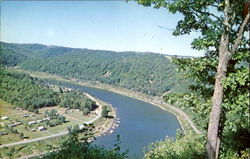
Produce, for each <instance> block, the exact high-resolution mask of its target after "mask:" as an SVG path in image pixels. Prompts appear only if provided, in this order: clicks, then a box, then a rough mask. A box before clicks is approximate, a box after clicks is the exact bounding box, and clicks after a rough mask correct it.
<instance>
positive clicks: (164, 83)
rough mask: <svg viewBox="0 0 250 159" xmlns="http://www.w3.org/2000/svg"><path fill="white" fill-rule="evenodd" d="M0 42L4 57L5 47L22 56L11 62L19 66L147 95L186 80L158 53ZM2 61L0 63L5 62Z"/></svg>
mask: <svg viewBox="0 0 250 159" xmlns="http://www.w3.org/2000/svg"><path fill="white" fill-rule="evenodd" d="M0 44H1V46H2V48H3V50H2V52H3V53H4V54H6V55H4V56H5V57H6V58H7V59H8V55H9V57H10V58H11V54H10V53H9V52H10V51H9V50H11V51H15V54H16V55H17V56H19V54H20V55H22V56H25V57H26V59H25V60H22V62H16V63H15V65H16V64H18V66H21V68H23V69H28V70H34V71H42V72H48V73H51V74H58V75H61V76H64V77H67V78H78V79H82V80H89V81H98V82H101V83H105V84H110V85H114V86H118V87H123V88H128V89H131V90H134V91H139V92H143V93H147V94H150V95H162V94H163V93H164V92H167V91H171V92H179V91H185V90H186V82H187V80H183V78H182V74H181V73H177V71H176V69H177V67H176V65H175V64H173V63H172V62H171V60H170V58H169V57H165V56H164V55H160V54H152V53H137V52H113V51H104V50H89V49H73V48H65V47H57V46H50V47H48V46H45V45H39V44H11V43H3V42H1V43H0ZM1 56H2V55H0V57H1ZM6 58H5V59H6ZM5 61H6V60H3V62H2V64H4V65H6V64H5V63H6V62H5ZM13 65H14V64H13Z"/></svg>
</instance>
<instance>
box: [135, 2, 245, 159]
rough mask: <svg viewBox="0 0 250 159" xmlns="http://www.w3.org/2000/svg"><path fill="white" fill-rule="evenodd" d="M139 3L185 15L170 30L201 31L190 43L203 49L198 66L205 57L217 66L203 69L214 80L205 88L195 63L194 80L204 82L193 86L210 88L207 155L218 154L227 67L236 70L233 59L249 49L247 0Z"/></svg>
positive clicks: (202, 91)
mask: <svg viewBox="0 0 250 159" xmlns="http://www.w3.org/2000/svg"><path fill="white" fill-rule="evenodd" d="M138 3H139V4H143V5H144V6H151V5H153V6H154V7H155V8H160V7H164V8H167V9H168V10H169V11H170V12H171V13H176V12H179V13H181V14H182V15H183V16H184V18H183V19H182V20H180V21H179V22H178V24H177V26H176V28H175V30H174V32H173V34H174V35H176V36H178V35H183V34H189V33H191V32H192V31H200V33H201V36H200V37H199V38H196V39H194V41H193V42H192V47H193V48H194V49H198V50H205V52H206V55H205V58H204V59H205V60H204V59H203V60H199V61H198V65H199V67H200V66H203V67H204V66H206V65H204V64H206V63H209V62H208V60H209V59H208V58H212V59H213V60H211V61H210V63H209V66H216V70H215V71H214V72H213V71H211V72H207V73H206V72H205V74H208V77H209V76H211V75H212V76H214V77H213V78H212V79H211V80H210V83H211V82H214V87H213V88H212V89H209V88H207V86H209V85H207V84H206V83H205V81H206V82H208V81H207V80H206V79H204V78H206V76H204V73H203V72H202V73H201V74H199V73H198V72H199V69H198V67H197V66H196V67H194V68H195V69H196V71H195V70H193V73H194V72H196V75H195V76H196V77H197V81H198V82H200V83H202V82H203V85H199V87H196V88H193V89H195V90H196V91H200V92H201V93H203V95H204V94H206V92H205V91H204V90H205V89H208V90H211V91H212V102H211V103H212V104H211V105H212V108H211V112H210V119H209V124H208V133H207V145H206V152H207V156H208V158H209V159H214V158H217V156H218V152H219V146H220V136H221V134H220V133H221V132H223V131H222V130H223V129H222V128H223V123H222V121H221V112H222V109H223V111H225V110H226V109H225V108H223V104H224V103H226V102H228V101H229V100H227V99H226V96H227V94H225V92H226V89H225V84H224V82H225V81H226V80H227V77H229V73H232V72H230V71H232V70H236V68H235V65H236V63H238V61H239V59H236V58H237V56H238V55H240V56H243V58H244V57H247V56H246V54H247V53H249V51H248V49H249V39H247V37H246V36H244V32H245V31H249V11H248V10H249V2H247V0H242V1H238V0H209V1H204V0H196V1H193V0H178V1H165V0H138ZM244 8H246V9H244ZM247 26H248V27H247ZM241 59H242V57H241ZM181 61H182V62H181ZM183 61H184V62H187V61H185V60H179V62H180V63H182V65H183V64H184V63H183ZM186 64H187V63H186ZM193 66H194V65H193ZM186 67H187V65H186ZM210 83H209V84H210ZM227 90H228V89H227ZM231 92H232V91H231ZM207 93H208V94H207V97H210V94H209V93H210V92H207Z"/></svg>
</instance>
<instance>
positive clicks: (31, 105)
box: [0, 67, 95, 114]
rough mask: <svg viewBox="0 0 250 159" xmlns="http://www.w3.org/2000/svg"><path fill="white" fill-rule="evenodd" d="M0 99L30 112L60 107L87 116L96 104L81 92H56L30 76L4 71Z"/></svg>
mask: <svg viewBox="0 0 250 159" xmlns="http://www.w3.org/2000/svg"><path fill="white" fill-rule="evenodd" d="M0 79H1V86H0V98H1V99H3V100H4V101H7V102H9V103H11V104H13V105H15V106H18V107H21V108H24V109H26V110H29V111H34V110H35V109H38V108H42V107H49V106H56V105H59V106H61V107H66V108H74V109H80V110H82V111H83V112H84V113H85V114H87V113H89V111H90V110H92V109H93V108H94V107H95V102H94V101H92V100H91V99H89V98H87V97H86V96H85V95H83V94H82V93H81V92H77V91H71V92H63V91H62V89H60V90H61V92H56V91H54V90H52V89H50V88H49V87H48V86H47V85H46V84H45V83H44V82H43V81H41V80H39V79H37V78H34V77H31V76H30V75H28V74H24V73H19V72H16V71H13V70H8V69H4V68H2V67H1V71H0Z"/></svg>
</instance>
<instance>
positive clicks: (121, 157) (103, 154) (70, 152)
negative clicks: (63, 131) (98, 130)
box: [42, 125, 127, 159]
mask: <svg viewBox="0 0 250 159" xmlns="http://www.w3.org/2000/svg"><path fill="white" fill-rule="evenodd" d="M85 126H86V127H85V128H84V129H83V130H79V128H78V129H77V128H73V129H74V130H72V131H70V134H69V135H68V136H67V138H66V139H65V140H64V141H63V142H62V143H61V144H60V145H59V147H56V148H53V149H52V150H51V151H50V153H48V154H46V155H45V156H43V157H42V158H46V159H50V158H51V159H61V158H71V159H90V158H93V159H111V158H112V159H113V158H114V159H125V158H126V157H127V153H126V152H124V153H122V152H120V150H119V149H117V148H116V147H117V146H116V147H115V148H114V149H110V150H109V149H105V148H104V147H98V146H96V145H94V144H92V142H90V139H91V138H92V137H93V134H92V131H91V129H92V128H93V127H92V126H91V125H85ZM69 129H70V130H71V129H72V128H69ZM76 130H77V131H76ZM79 133H80V134H79ZM81 136H83V137H81ZM118 147H119V146H118Z"/></svg>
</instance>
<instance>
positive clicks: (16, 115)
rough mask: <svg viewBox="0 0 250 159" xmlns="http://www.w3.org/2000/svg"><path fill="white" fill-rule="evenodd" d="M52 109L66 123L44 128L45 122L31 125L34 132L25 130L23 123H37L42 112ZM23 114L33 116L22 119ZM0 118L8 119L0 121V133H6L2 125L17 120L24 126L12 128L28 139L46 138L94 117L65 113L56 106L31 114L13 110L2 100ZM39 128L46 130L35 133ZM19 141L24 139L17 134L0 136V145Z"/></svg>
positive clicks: (72, 112) (80, 113) (42, 115)
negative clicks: (62, 117)
mask: <svg viewBox="0 0 250 159" xmlns="http://www.w3.org/2000/svg"><path fill="white" fill-rule="evenodd" d="M52 109H55V110H57V112H58V113H59V114H60V115H63V116H64V117H66V120H67V122H66V123H63V124H61V125H57V126H54V127H46V125H45V122H41V123H37V124H34V125H32V128H33V129H35V130H36V131H31V130H28V129H26V128H25V123H27V122H30V121H37V120H40V119H42V118H44V117H45V116H44V112H45V111H46V110H52ZM23 114H27V115H33V116H31V117H23V116H22V115H23ZM0 116H1V117H3V116H7V117H8V118H9V119H7V120H2V119H0V123H1V126H0V131H1V132H6V129H5V127H4V125H9V124H11V123H15V122H16V121H17V120H19V121H21V122H23V123H24V124H22V125H18V126H15V127H13V128H14V129H17V131H18V132H19V133H23V134H24V136H25V137H27V138H28V139H32V138H37V137H43V136H48V135H52V134H55V133H59V132H62V131H66V130H67V127H69V126H74V125H78V124H83V123H84V122H85V121H89V120H91V119H92V118H94V116H83V114H82V112H81V111H77V110H68V111H66V108H61V107H58V106H56V107H46V108H42V109H39V113H38V114H34V113H32V112H28V111H25V110H15V109H14V106H13V105H11V104H9V103H6V102H4V101H2V100H0ZM26 125H27V124H26ZM39 126H44V127H46V128H47V129H46V130H44V131H37V128H38V127H39ZM21 140H25V139H21V137H20V135H19V134H8V135H1V136H0V144H6V143H11V142H17V141H21Z"/></svg>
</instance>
